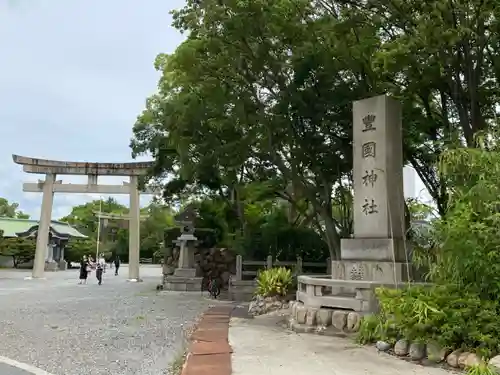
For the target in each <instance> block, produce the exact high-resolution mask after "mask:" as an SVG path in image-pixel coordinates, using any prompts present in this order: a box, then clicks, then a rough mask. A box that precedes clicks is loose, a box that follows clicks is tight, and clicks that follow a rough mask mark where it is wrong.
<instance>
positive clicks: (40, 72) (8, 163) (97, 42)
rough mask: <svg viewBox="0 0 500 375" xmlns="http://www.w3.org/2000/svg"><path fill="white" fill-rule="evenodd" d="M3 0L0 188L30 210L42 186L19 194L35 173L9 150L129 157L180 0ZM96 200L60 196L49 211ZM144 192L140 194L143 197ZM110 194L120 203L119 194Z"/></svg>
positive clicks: (172, 36) (175, 39) (173, 34)
mask: <svg viewBox="0 0 500 375" xmlns="http://www.w3.org/2000/svg"><path fill="white" fill-rule="evenodd" d="M7 5H8V4H7V3H1V2H0V48H1V50H2V59H0V100H1V102H2V106H0V127H1V130H2V137H1V138H0V160H1V161H2V162H1V163H0V196H1V197H5V198H7V199H9V200H10V201H14V202H18V203H20V207H21V209H23V210H25V211H26V212H28V213H30V214H31V215H32V216H33V217H38V216H39V213H40V207H39V205H40V202H41V194H35V193H23V192H22V182H25V181H37V179H38V178H43V176H36V175H27V174H24V173H23V172H22V168H21V167H20V166H18V165H15V164H14V163H13V162H12V158H11V155H12V154H20V155H26V156H32V157H40V158H48V159H59V160H70V161H71V160H77V161H101V162H126V161H130V159H131V156H130V149H129V146H128V145H129V140H130V137H131V135H132V126H133V124H134V121H135V119H136V117H137V115H138V114H139V113H140V111H141V110H142V108H143V106H144V101H145V99H146V97H147V96H148V95H150V94H151V93H152V92H153V91H154V90H155V88H156V85H157V80H158V74H157V72H155V71H154V68H153V60H154V58H155V56H156V55H157V54H158V53H160V52H167V53H168V52H172V51H173V50H174V49H175V47H176V46H177V45H178V44H179V42H180V41H181V40H182V36H181V35H180V34H179V33H178V32H177V31H176V30H174V29H173V28H172V27H171V26H170V23H171V18H170V16H169V14H168V12H169V11H170V10H171V9H173V8H179V7H181V6H183V5H184V0H169V1H165V0H150V1H148V4H147V6H144V4H142V3H140V2H137V1H135V0H107V1H101V0H74V1H67V0H64V1H63V0H51V1H43V0H31V1H29V2H22V3H21V2H13V3H12V4H10V5H12V6H7ZM104 180H106V181H105V183H120V184H121V181H123V179H114V180H113V179H111V181H110V180H109V179H104ZM63 181H65V182H73V183H76V182H78V181H81V178H78V177H71V176H64V177H63ZM95 198H96V197H92V196H88V195H83V194H82V195H76V194H74V195H70V194H65V195H61V194H58V195H56V197H55V202H54V210H53V217H55V218H58V217H60V216H64V215H66V214H67V213H68V212H69V210H70V209H71V207H72V206H73V205H77V204H81V203H84V202H86V201H89V200H92V199H95ZM149 198H150V197H141V203H142V204H147V202H148V201H149ZM97 199H99V197H97ZM117 199H118V200H119V201H120V202H121V203H123V204H126V205H128V198H127V197H126V196H119V197H117Z"/></svg>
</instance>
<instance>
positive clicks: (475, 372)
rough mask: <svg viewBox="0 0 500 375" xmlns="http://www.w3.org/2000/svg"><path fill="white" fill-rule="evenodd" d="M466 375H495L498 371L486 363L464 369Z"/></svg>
mask: <svg viewBox="0 0 500 375" xmlns="http://www.w3.org/2000/svg"><path fill="white" fill-rule="evenodd" d="M466 374H467V375H497V374H498V371H497V369H496V368H495V367H494V366H491V365H489V364H487V363H480V364H478V365H474V366H470V367H468V368H467V369H466Z"/></svg>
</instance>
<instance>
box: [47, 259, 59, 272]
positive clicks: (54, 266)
mask: <svg viewBox="0 0 500 375" xmlns="http://www.w3.org/2000/svg"><path fill="white" fill-rule="evenodd" d="M58 269H59V265H58V264H57V262H54V261H52V262H45V271H57V270H58Z"/></svg>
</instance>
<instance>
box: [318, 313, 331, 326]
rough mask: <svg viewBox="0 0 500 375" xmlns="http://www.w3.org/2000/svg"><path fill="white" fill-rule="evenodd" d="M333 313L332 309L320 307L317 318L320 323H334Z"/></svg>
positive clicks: (325, 324) (323, 324)
mask: <svg viewBox="0 0 500 375" xmlns="http://www.w3.org/2000/svg"><path fill="white" fill-rule="evenodd" d="M332 313H333V311H332V310H331V309H319V311H318V313H317V315H316V319H317V321H318V325H322V326H325V327H327V326H329V325H331V324H332Z"/></svg>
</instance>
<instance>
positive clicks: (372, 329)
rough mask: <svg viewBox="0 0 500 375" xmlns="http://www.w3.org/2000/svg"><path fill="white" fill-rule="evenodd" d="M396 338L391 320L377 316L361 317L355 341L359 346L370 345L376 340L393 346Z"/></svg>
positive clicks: (396, 333)
mask: <svg viewBox="0 0 500 375" xmlns="http://www.w3.org/2000/svg"><path fill="white" fill-rule="evenodd" d="M397 338H398V332H397V330H396V328H395V326H394V324H393V322H392V320H388V319H386V318H385V317H384V316H382V315H379V314H374V315H367V316H365V317H363V319H362V320H361V325H360V327H359V331H358V333H357V335H356V341H357V342H358V343H360V344H371V343H374V342H376V341H378V340H382V341H385V342H387V343H391V344H394V343H395V342H396V340H397Z"/></svg>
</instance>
